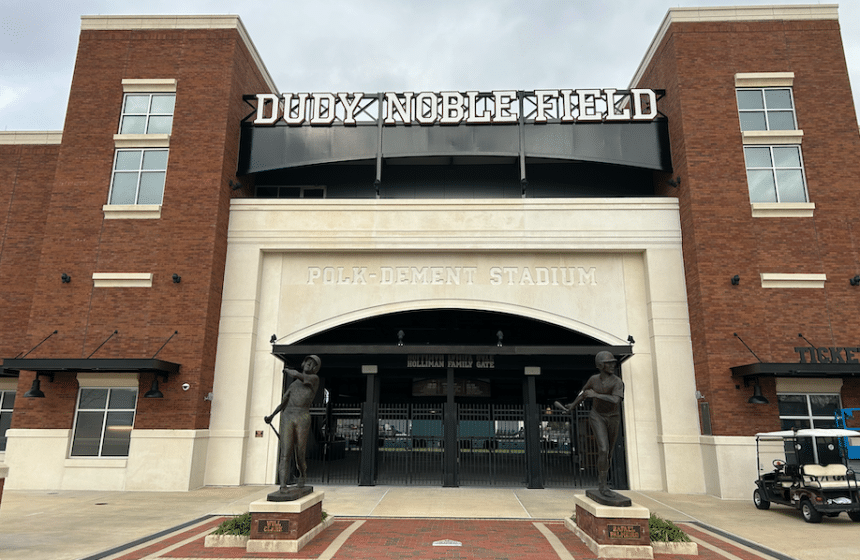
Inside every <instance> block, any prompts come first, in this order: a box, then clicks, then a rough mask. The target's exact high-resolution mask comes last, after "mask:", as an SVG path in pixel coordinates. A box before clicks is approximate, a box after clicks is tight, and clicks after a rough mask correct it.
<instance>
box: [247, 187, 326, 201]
mask: <svg viewBox="0 0 860 560" xmlns="http://www.w3.org/2000/svg"><path fill="white" fill-rule="evenodd" d="M257 198H325V187H324V186H313V187H282V186H275V185H260V186H258V187H257Z"/></svg>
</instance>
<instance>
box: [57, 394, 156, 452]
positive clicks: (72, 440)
mask: <svg viewBox="0 0 860 560" xmlns="http://www.w3.org/2000/svg"><path fill="white" fill-rule="evenodd" d="M91 390H104V391H107V395H106V397H105V405H104V408H84V409H82V408H81V395H82V394H83V392H84V391H91ZM114 390H123V391H134V407H133V408H110V397H111V392H112V391H114ZM139 398H140V390H139V389H138V387H126V386H104V387H94V386H88V384H86V385H85V384H81V387H80V388H79V389H78V396H77V400H76V403H75V422H74V425H73V426H72V437H71V438H70V441H69V458H71V459H96V458H99V459H100V458H105V459H118V458H127V457H128V453H126V454H125V455H103V454H102V453H103V449H104V440H105V432H106V431H107V428H108V426H107V425H106V424H107V416H108V413H109V412H131V413H132V417H131V426H128V430H129V432H131V430H132V429H133V428H134V421H135V420H136V419H137V401H138V399H139ZM81 412H102V425H101V430H100V434H99V448H98V454H96V455H73V452H74V448H75V441H76V439H77V435H78V434H77V431H78V419H79V417H80V413H81ZM129 441H130V440H129Z"/></svg>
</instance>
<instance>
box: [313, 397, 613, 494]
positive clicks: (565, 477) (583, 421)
mask: <svg viewBox="0 0 860 560" xmlns="http://www.w3.org/2000/svg"><path fill="white" fill-rule="evenodd" d="M588 405H589V403H584V404H583V405H581V406H580V407H579V408H578V409H577V410H575V411H574V412H573V413H569V414H565V413H563V412H558V411H550V410H546V411H544V412H543V413H542V414H540V417H539V434H540V468H541V478H542V481H543V486H544V487H546V488H574V487H591V486H595V485H596V484H597V444H596V442H595V440H594V437H593V436H592V434H591V430H590V428H589V427H588V414H589V406H588ZM361 406H364V405H361ZM361 406H357V405H341V406H338V405H334V406H331V405H330V406H329V407H320V408H313V409H311V415H312V417H313V419H314V436H315V437H312V438H311V440H312V441H311V442H310V443H309V449H308V481H309V482H310V483H319V484H349V485H352V484H358V483H359V475H360V470H361V455H362V453H361V449H362V446H363V445H365V444H366V442H367V439H366V438H365V437H364V434H365V433H366V432H370V433H373V431H374V430H365V429H364V427H363V425H362V417H363V416H362V408H361ZM443 410H444V407H443V405H442V404H441V403H437V404H423V403H422V404H384V403H383V404H379V405H378V406H377V409H376V418H377V427H376V428H377V429H376V430H375V431H376V437H371V438H370V440H371V443H370V444H371V445H375V451H376V452H375V456H374V457H375V465H374V469H373V470H374V473H375V477H374V483H375V484H380V485H385V484H388V485H421V486H441V485H442V484H443V480H444V475H445V468H446V462H445V452H446V449H445V437H444V436H445V433H444V427H445V422H444V418H443ZM525 420H526V419H525V413H524V407H523V406H522V405H503V404H458V405H457V424H456V425H457V448H456V449H455V450H454V452H455V453H456V454H457V461H456V463H454V465H455V468H456V469H457V473H456V474H457V476H456V480H457V481H458V484H459V485H460V486H514V487H517V486H525V485H526V480H527V479H526V469H527V457H526V453H527V446H526V440H525V437H526V429H525ZM374 440H375V441H374ZM610 484H611V486H612V487H613V488H616V489H626V488H628V482H627V466H626V462H625V452H624V435H623V427H622V433H621V434H620V435H619V438H618V443H617V444H616V448H615V450H614V452H613V461H612V469H611V471H610Z"/></svg>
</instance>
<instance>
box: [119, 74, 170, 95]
mask: <svg viewBox="0 0 860 560" xmlns="http://www.w3.org/2000/svg"><path fill="white" fill-rule="evenodd" d="M122 91H123V93H175V92H176V80H175V79H173V78H167V79H156V80H138V79H129V78H126V79H124V80H123V81H122Z"/></svg>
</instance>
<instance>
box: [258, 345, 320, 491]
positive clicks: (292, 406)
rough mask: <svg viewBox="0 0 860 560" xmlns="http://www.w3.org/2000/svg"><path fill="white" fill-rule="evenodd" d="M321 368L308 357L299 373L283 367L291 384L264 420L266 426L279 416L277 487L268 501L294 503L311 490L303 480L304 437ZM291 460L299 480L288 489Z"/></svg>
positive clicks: (313, 358) (304, 472)
mask: <svg viewBox="0 0 860 560" xmlns="http://www.w3.org/2000/svg"><path fill="white" fill-rule="evenodd" d="M321 365H322V362H321V361H320V359H319V357H317V356H308V357H307V358H305V359H304V361H303V362H302V371H297V370H295V369H292V368H289V367H285V368H284V374H285V375H288V376H289V377H292V378H293V379H294V381H293V382H292V383H290V384H289V385H288V386H287V391H286V392H285V393H284V398H283V399H281V404H279V405H278V407H277V408H276V409H275V410H274V411H273V412H272V413H271V414H270V415H268V416H266V417H265V418H264V420H265V421H266V424H271V423H272V418H274V417H275V415H276V414H278V413H279V412H280V413H281V430H280V433H279V434H278V435H279V437H280V440H281V456H280V460H279V462H278V475H279V477H280V480H281V487H280V489H279V490H278V491H277V492H273V493H272V494H269V498H268V500H269V501H270V502H276V501H291V500H295V499H297V498H300V497H302V496H304V495H307V494H310V493H311V492H312V491H313V488H312V487H311V488H306V487H305V481H306V479H307V473H308V462H307V450H308V437H309V435H310V431H311V413H310V407H311V403H312V402H313V400H314V396H316V394H317V389H318V388H319V385H320V378H319V377H318V376H317V373H318V372H319V369H320V366H321ZM293 460H295V464H296V466H297V467H298V470H299V479H298V483H297V484H296V486H295V487H288V486H289V485H288V482H289V480H290V473H291V472H292V464H293Z"/></svg>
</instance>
